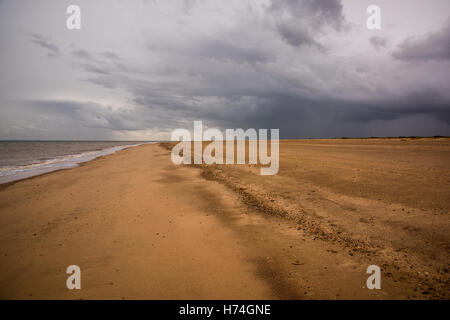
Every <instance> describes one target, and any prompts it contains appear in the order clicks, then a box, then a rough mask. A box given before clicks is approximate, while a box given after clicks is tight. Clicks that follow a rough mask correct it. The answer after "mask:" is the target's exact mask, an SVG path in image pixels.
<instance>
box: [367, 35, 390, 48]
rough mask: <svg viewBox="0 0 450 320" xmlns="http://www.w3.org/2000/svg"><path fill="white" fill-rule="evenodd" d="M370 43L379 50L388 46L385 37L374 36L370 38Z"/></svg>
mask: <svg viewBox="0 0 450 320" xmlns="http://www.w3.org/2000/svg"><path fill="white" fill-rule="evenodd" d="M369 42H370V43H371V44H372V45H373V47H374V48H375V49H377V50H378V49H382V48H385V47H386V46H387V39H386V38H385V37H379V36H373V37H370V38H369Z"/></svg>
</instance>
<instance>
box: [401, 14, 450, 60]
mask: <svg viewBox="0 0 450 320" xmlns="http://www.w3.org/2000/svg"><path fill="white" fill-rule="evenodd" d="M393 56H394V58H396V59H399V60H406V61H414V60H450V18H449V19H448V20H447V23H446V25H445V26H444V27H443V28H442V29H441V30H439V31H437V32H431V33H429V34H427V35H425V36H422V37H409V38H408V39H406V40H405V41H403V42H402V43H400V44H399V46H398V49H397V51H395V52H394V53H393Z"/></svg>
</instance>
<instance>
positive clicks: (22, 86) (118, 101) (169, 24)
mask: <svg viewBox="0 0 450 320" xmlns="http://www.w3.org/2000/svg"><path fill="white" fill-rule="evenodd" d="M0 1H1V0H0ZM44 2H45V1H44ZM48 3H49V5H48V6H47V8H46V11H48V12H49V19H48V21H53V20H52V19H53V17H54V16H58V14H59V13H58V14H55V15H53V14H54V12H52V10H51V8H53V7H54V6H53V4H50V3H51V2H48ZM136 3H137V2H121V1H111V2H108V6H104V3H100V4H98V2H92V1H86V2H83V1H82V0H80V6H81V7H82V10H84V12H85V17H94V16H96V14H97V15H98V17H99V19H98V20H96V19H87V20H84V21H83V29H82V30H81V32H78V31H73V32H72V31H71V32H68V31H67V30H65V29H64V27H65V26H64V25H62V26H61V28H54V26H53V25H51V26H49V27H48V29H43V30H41V29H39V24H38V26H36V24H32V26H31V27H30V29H31V30H34V28H37V31H33V35H32V36H31V37H30V36H26V37H24V36H23V33H22V34H21V36H22V38H20V37H6V36H4V38H5V39H6V38H7V39H9V40H8V41H17V43H13V44H14V45H8V43H7V42H6V44H2V46H3V47H2V53H3V51H5V52H6V51H7V50H9V51H8V53H7V54H6V55H7V56H6V55H5V56H2V57H0V63H2V64H1V66H2V67H3V68H9V69H8V72H6V73H3V75H0V76H3V78H0V80H2V86H3V84H4V86H3V87H0V93H1V94H0V106H1V107H2V109H1V110H0V111H1V114H0V134H1V135H5V136H7V137H12V138H14V137H15V136H20V137H26V136H27V134H28V135H31V136H33V137H35V136H36V137H45V138H51V135H52V134H53V135H59V134H61V136H63V137H65V138H67V137H71V138H72V139H77V138H78V137H79V136H82V137H83V138H84V137H87V136H89V135H92V138H96V137H105V138H108V139H109V138H111V137H114V136H115V137H118V136H119V137H121V138H122V137H125V138H127V137H134V136H133V134H135V133H136V131H146V130H153V131H156V132H160V131H164V132H169V133H170V131H171V130H172V129H174V128H177V127H182V128H191V127H192V124H193V121H194V120H202V121H203V123H204V125H206V126H209V127H218V128H221V129H225V128H238V127H241V128H244V129H245V128H279V129H280V134H281V137H282V138H301V137H305V138H307V137H316V138H320V137H322V138H323V137H341V136H371V135H373V136H375V135H378V136H383V135H421V134H422V135H434V134H441V135H443V134H450V125H449V124H450V112H449V110H450V94H448V92H450V90H449V84H450V80H449V76H448V73H446V72H445V71H446V70H448V57H447V51H446V50H447V49H448V46H446V44H447V45H448V41H447V42H445V39H447V38H446V37H447V36H448V27H446V28H443V29H442V30H441V31H439V32H434V33H430V34H428V35H426V36H424V37H413V38H411V39H409V40H406V41H403V42H401V44H400V46H399V47H398V50H397V51H395V53H394V56H395V58H396V59H393V57H392V54H391V52H389V51H388V50H381V49H383V48H387V45H388V41H387V37H386V34H385V33H384V34H383V33H370V34H369V36H367V35H368V33H367V31H366V30H361V28H362V29H364V28H365V25H364V22H365V21H362V23H363V25H361V26H360V27H361V28H359V27H358V25H357V23H356V22H355V20H354V19H355V18H354V17H355V13H354V12H352V11H351V10H352V4H351V2H341V1H338V0H273V1H271V2H269V3H268V5H267V6H263V5H261V3H259V2H253V1H250V2H245V3H244V2H242V1H235V2H232V0H230V2H229V1H227V2H222V1H221V2H202V1H185V2H184V3H182V2H168V1H167V2H166V1H161V2H157V1H148V2H145V3H146V5H145V6H141V3H138V4H136ZM386 3H387V2H386ZM343 4H344V5H346V6H348V7H346V8H347V10H345V9H346V8H344V7H343ZM10 5H11V6H17V12H19V9H20V12H25V13H26V14H27V15H29V14H30V11H27V10H23V8H22V5H19V4H17V5H16V2H10ZM386 6H387V4H386ZM386 6H384V7H383V8H385V9H386V12H387V9H388V8H386ZM349 7H350V11H349V10H348V8H349ZM357 11H358V17H359V16H361V15H362V14H364V13H365V8H363V10H362V11H361V12H359V11H360V10H359V9H357ZM344 12H345V14H344ZM352 13H353V20H347V19H351V17H352ZM88 14H89V15H88ZM0 17H3V18H5V16H4V15H1V12H0ZM58 17H59V16H58ZM6 18H7V17H6ZM50 18H51V19H50ZM36 19H37V18H35V20H36ZM40 19H41V17H38V19H37V20H39V21H40ZM24 20H26V19H24ZM3 21H4V23H3V25H5V26H7V25H9V24H11V23H12V21H9V20H5V19H3ZM14 21H16V20H14ZM98 21H101V22H98ZM1 22H2V21H0V23H1ZM100 23H101V24H100ZM358 23H361V21H359V22H358ZM418 23H419V22H418ZM105 25H107V26H108V28H105V27H104V26H105ZM349 25H352V29H351V32H349V30H350V28H349ZM355 25H356V26H355ZM430 25H432V24H430ZM434 25H435V26H436V24H434ZM1 29H3V30H5V28H0V33H1V32H2V30H1ZM437 29H438V27H436V30H437ZM390 30H393V31H392V32H393V34H389V47H391V46H394V45H396V43H395V42H394V41H395V39H405V37H406V36H407V34H405V33H404V32H403V31H400V33H398V32H399V31H395V30H396V29H395V28H394V27H392V29H390ZM397 30H398V29H397ZM390 32H391V31H390ZM396 32H397V33H396ZM411 33H412V34H420V33H421V32H420V31H418V29H415V30H414V31H413V32H411ZM4 34H6V33H5V32H4V33H3V35H4ZM373 34H377V35H376V36H372V35H373ZM44 35H51V38H50V37H47V36H44ZM111 35H114V36H111ZM370 36H372V37H370ZM17 39H19V40H20V39H22V41H25V42H30V41H31V42H32V43H33V44H34V45H35V46H33V47H32V49H35V50H30V51H24V52H22V51H21V52H14V51H13V50H14V48H18V47H21V45H22V44H21V43H20V41H19V40H17ZM3 43H5V42H3ZM29 46H30V45H29ZM10 48H13V49H10ZM373 48H375V49H379V50H373ZM42 49H45V50H46V52H48V53H49V57H56V56H60V59H58V60H55V59H42ZM15 53H18V54H20V57H17V58H16V59H14V58H15V56H16V55H15ZM399 59H402V60H412V59H414V60H430V59H433V60H436V61H434V63H420V64H413V63H402V62H399V61H398V60H399ZM24 60H26V61H28V62H29V65H30V66H33V67H32V68H29V69H23V68H22V69H21V68H20V66H21V62H22V61H24ZM11 61H12V62H13V63H11ZM14 62H15V63H14ZM10 66H11V67H10ZM17 70H18V72H17V73H16V71H17ZM430 74H432V75H433V76H432V77H430V76H428V75H430ZM7 75H12V76H7ZM23 79H29V80H27V81H23ZM10 80H11V81H13V82H14V81H15V84H14V85H12V84H10V83H12V82H11V81H10ZM4 97H7V98H8V99H9V100H7V99H6V98H4ZM11 101H13V102H11ZM42 132H46V133H45V135H44V133H42ZM118 132H119V135H117V134H118ZM124 132H127V133H124ZM41 133H42V135H40V134H41ZM78 133H79V134H78ZM122 134H123V135H122ZM126 134H130V135H129V136H127V135H126ZM142 138H145V137H144V136H142Z"/></svg>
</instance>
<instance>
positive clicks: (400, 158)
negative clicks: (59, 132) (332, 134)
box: [0, 139, 450, 299]
mask: <svg viewBox="0 0 450 320" xmlns="http://www.w3.org/2000/svg"><path fill="white" fill-rule="evenodd" d="M449 160H450V142H449V140H446V139H443V140H433V139H430V140H420V141H415V140H409V141H401V140H385V139H382V140H379V141H375V140H373V141H372V140H342V141H341V140H320V141H300V140H295V141H294V140H293V141H282V142H281V145H280V172H279V174H278V175H277V176H260V175H259V170H258V168H256V167H253V166H248V165H241V166H237V165H236V166H235V165H228V166H176V165H174V164H172V162H171V161H170V154H169V151H168V150H167V149H165V148H163V147H161V146H159V145H143V146H139V147H135V148H131V149H128V150H123V151H119V152H117V153H116V154H113V155H109V156H106V157H103V158H98V159H96V160H93V161H91V162H88V163H85V164H83V165H82V166H80V167H77V168H72V169H68V170H62V171H58V172H53V173H49V174H46V175H42V176H38V177H34V178H30V179H26V180H22V181H18V182H16V183H13V184H9V185H3V186H1V187H0V298H2V299H53V298H56V299H81V298H82V299H228V298H229V299H280V298H281V299H408V298H411V299H414V298H416V299H427V298H448V296H449V277H448V266H449V247H450V246H449V244H450V241H449V238H450V225H449V220H450V219H449V218H448V209H449V201H450V169H449V166H450V161H449ZM73 264H75V265H78V266H80V268H81V285H82V289H81V290H68V289H67V288H66V279H67V277H68V275H67V274H66V273H65V270H66V268H67V266H69V265H73ZM371 264H376V265H379V266H380V267H381V268H382V269H383V270H382V289H381V290H368V289H367V288H365V283H366V279H367V277H368V275H367V274H366V268H367V266H369V265H371Z"/></svg>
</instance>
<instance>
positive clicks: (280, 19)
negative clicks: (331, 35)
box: [269, 0, 346, 51]
mask: <svg viewBox="0 0 450 320" xmlns="http://www.w3.org/2000/svg"><path fill="white" fill-rule="evenodd" d="M269 14H270V15H272V16H273V18H274V19H275V23H276V27H277V30H278V32H279V34H280V35H281V37H282V38H283V39H284V40H285V41H286V42H287V43H289V44H290V45H293V46H297V47H300V46H314V47H316V48H318V49H320V50H322V51H323V50H324V47H323V45H322V44H320V43H319V42H318V41H317V40H316V37H317V36H319V35H320V34H321V33H322V32H323V31H324V29H326V28H332V29H334V30H336V31H342V30H344V29H345V28H346V21H345V17H344V14H343V7H342V3H341V1H340V0H317V1H314V0H273V1H272V3H271V6H270V7H269Z"/></svg>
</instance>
